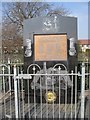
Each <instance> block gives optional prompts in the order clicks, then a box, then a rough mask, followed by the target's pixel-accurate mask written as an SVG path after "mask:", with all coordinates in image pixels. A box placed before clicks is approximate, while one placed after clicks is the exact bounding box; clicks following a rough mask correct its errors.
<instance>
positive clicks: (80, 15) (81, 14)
mask: <svg viewBox="0 0 90 120" xmlns="http://www.w3.org/2000/svg"><path fill="white" fill-rule="evenodd" d="M1 1H2V2H5V1H6V2H10V1H11V2H13V1H14V2H15V1H21V0H1ZM22 1H30V0H22ZM34 1H35V0H34ZM39 1H40V0H39ZM43 1H45V2H51V1H52V2H54V5H63V7H65V8H66V9H68V10H69V11H70V12H71V14H70V16H75V17H77V20H78V24H77V26H78V39H88V0H68V2H67V0H43ZM60 1H63V2H60ZM77 1H78V2H77ZM0 6H1V5H0ZM0 14H1V12H0Z"/></svg>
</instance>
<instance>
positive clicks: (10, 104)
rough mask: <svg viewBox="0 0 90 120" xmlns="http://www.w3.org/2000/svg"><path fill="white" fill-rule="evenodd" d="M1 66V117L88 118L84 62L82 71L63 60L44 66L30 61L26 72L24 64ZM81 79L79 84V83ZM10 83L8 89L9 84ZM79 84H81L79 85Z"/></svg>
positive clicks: (86, 74)
mask: <svg viewBox="0 0 90 120" xmlns="http://www.w3.org/2000/svg"><path fill="white" fill-rule="evenodd" d="M0 67H1V68H2V71H1V74H0V78H1V79H0V80H2V91H3V93H2V95H3V96H2V97H1V100H2V102H1V103H0V105H1V106H2V116H1V117H2V118H3V117H4V118H7V117H8V118H85V117H87V116H86V115H85V114H86V111H88V110H87V108H86V107H87V105H86V104H85V99H86V97H87V96H86V93H85V91H86V90H85V78H86V76H88V75H89V73H85V65H84V64H82V72H81V73H80V72H77V68H75V71H74V72H73V71H71V73H68V71H67V68H66V67H65V66H64V65H62V64H56V65H55V66H54V67H52V68H49V69H47V68H44V69H43V70H42V69H41V67H40V66H39V65H37V64H31V65H30V66H29V67H28V68H27V73H26V74H24V73H23V70H22V67H20V66H17V65H14V66H13V67H12V68H13V72H11V65H10V63H9V64H8V65H7V66H6V65H4V64H2V65H0ZM79 83H80V86H79ZM7 84H8V91H7V89H6V86H7ZM78 87H79V88H78Z"/></svg>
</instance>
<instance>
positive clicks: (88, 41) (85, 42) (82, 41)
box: [78, 39, 90, 45]
mask: <svg viewBox="0 0 90 120" xmlns="http://www.w3.org/2000/svg"><path fill="white" fill-rule="evenodd" d="M78 43H79V44H80V45H90V39H80V40H78Z"/></svg>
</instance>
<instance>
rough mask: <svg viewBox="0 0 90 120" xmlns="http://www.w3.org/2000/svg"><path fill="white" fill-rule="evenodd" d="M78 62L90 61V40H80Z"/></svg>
mask: <svg viewBox="0 0 90 120" xmlns="http://www.w3.org/2000/svg"><path fill="white" fill-rule="evenodd" d="M78 61H79V62H89V61H90V40H88V39H79V40H78Z"/></svg>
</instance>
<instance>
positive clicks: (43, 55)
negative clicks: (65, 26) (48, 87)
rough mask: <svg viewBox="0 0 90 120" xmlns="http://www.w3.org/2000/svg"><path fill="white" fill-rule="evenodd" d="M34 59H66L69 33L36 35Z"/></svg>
mask: <svg viewBox="0 0 90 120" xmlns="http://www.w3.org/2000/svg"><path fill="white" fill-rule="evenodd" d="M34 59H35V61H66V60H67V35H66V34H47V35H46V34H45V35H43V34H42V35H41V34H40V35H34Z"/></svg>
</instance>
